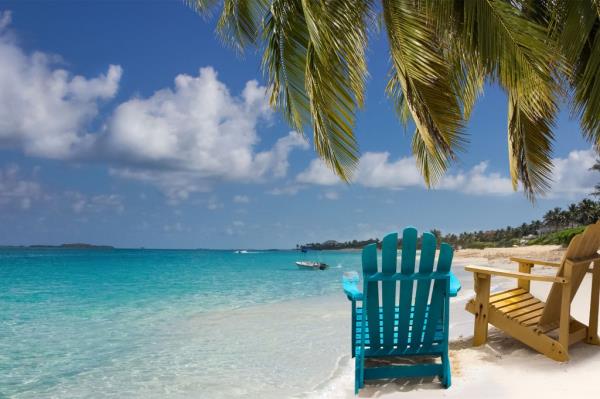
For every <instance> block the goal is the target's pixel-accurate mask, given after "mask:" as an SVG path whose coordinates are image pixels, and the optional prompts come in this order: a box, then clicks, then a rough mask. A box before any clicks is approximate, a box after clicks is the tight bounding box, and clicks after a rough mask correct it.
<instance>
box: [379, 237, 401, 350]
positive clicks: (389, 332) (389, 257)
mask: <svg viewBox="0 0 600 399" xmlns="http://www.w3.org/2000/svg"><path fill="white" fill-rule="evenodd" d="M381 248H382V249H381V272H382V273H386V274H394V273H396V259H397V257H398V233H392V234H388V235H387V236H385V237H384V238H383V241H382V243H381ZM381 302H382V308H383V341H382V346H386V345H393V344H394V314H395V309H396V281H383V282H382V283H381Z"/></svg>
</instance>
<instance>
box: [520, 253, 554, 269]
mask: <svg viewBox="0 0 600 399" xmlns="http://www.w3.org/2000/svg"><path fill="white" fill-rule="evenodd" d="M510 260H511V261H513V262H517V263H529V264H532V265H540V266H552V267H560V262H549V261H547V260H537V259H527V258H516V257H514V256H511V257H510Z"/></svg>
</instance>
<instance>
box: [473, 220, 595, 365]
mask: <svg viewBox="0 0 600 399" xmlns="http://www.w3.org/2000/svg"><path fill="white" fill-rule="evenodd" d="M599 248H600V221H598V222H597V223H596V224H592V225H589V226H588V227H586V229H585V230H584V232H583V233H581V234H577V235H576V236H575V237H573V239H572V240H571V243H570V244H569V247H568V248H567V251H566V252H565V255H564V256H563V259H562V261H561V262H560V263H554V262H545V261H537V260H530V259H520V258H511V260H512V261H515V262H518V264H519V271H518V272H510V271H505V270H500V269H494V268H490V267H479V266H467V267H465V270H467V271H470V272H473V274H474V278H475V292H476V297H475V298H474V299H472V300H471V301H469V303H467V306H466V309H467V310H468V311H469V312H471V313H473V314H474V315H475V333H474V338H473V344H474V345H475V346H478V345H483V344H485V342H486V340H487V331H488V323H491V324H492V325H494V326H496V327H497V328H499V329H501V330H503V331H504V332H506V333H507V334H509V335H511V336H512V337H514V338H516V339H518V340H519V341H521V342H523V343H524V344H526V345H529V346H530V347H532V348H533V349H535V350H537V351H538V352H540V353H543V354H544V355H546V356H548V357H549V358H551V359H554V360H558V361H567V360H568V359H569V353H568V351H569V345H571V344H573V343H575V342H578V341H581V340H584V339H585V341H586V342H587V343H588V344H593V345H600V338H599V337H598V293H599V289H600V255H599V254H598V249H599ZM590 264H592V268H590ZM534 265H542V266H555V267H558V272H557V273H556V276H545V275H539V274H537V275H536V274H531V268H532V267H533V266H534ZM586 272H591V273H592V290H591V300H590V318H589V325H587V326H586V325H585V324H583V323H581V322H579V321H577V320H575V319H574V318H573V317H571V312H570V310H571V301H572V300H573V297H574V296H575V294H576V293H577V289H578V288H579V286H580V285H581V282H582V281H583V278H584V276H585V273H586ZM492 276H503V277H513V278H516V279H517V280H518V283H517V288H514V289H511V290H508V291H504V292H500V293H496V294H493V295H490V280H491V277H492ZM531 281H544V282H551V283H552V288H551V289H550V293H549V294H548V298H547V299H546V303H544V302H542V301H540V300H539V299H537V298H535V297H534V296H533V295H531V293H530V292H529V287H530V282H531ZM557 332H558V337H557V334H556V333H557ZM557 338H558V339H557Z"/></svg>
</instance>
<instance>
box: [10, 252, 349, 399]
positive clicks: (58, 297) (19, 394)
mask: <svg viewBox="0 0 600 399" xmlns="http://www.w3.org/2000/svg"><path fill="white" fill-rule="evenodd" d="M296 260H319V261H322V262H326V263H328V264H329V265H330V266H331V268H330V269H328V270H326V271H318V272H316V271H304V270H298V269H297V268H296V266H295V265H294V263H293V262H294V261H296ZM359 267H360V255H359V254H358V253H345V252H318V253H317V252H315V253H308V254H301V253H298V252H294V251H274V252H254V253H252V252H251V253H247V254H236V253H233V252H232V251H201V250H198V251H184V250H181V251H174V250H120V249H119V250H107V251H104V250H58V249H56V250H55V249H52V250H21V249H18V250H17V249H15V250H2V251H0V397H14V398H45V397H60V398H68V397H231V396H239V397H247V396H249V395H252V392H255V393H259V392H262V391H261V389H263V388H264V390H265V392H266V390H268V388H269V387H271V386H278V385H282V384H283V385H285V380H286V378H288V377H286V374H289V370H274V371H273V374H272V375H265V371H264V368H265V367H266V365H265V364H263V363H268V362H269V356H270V354H269V353H268V349H266V350H264V351H258V350H257V351H256V355H255V356H254V358H255V361H254V363H253V360H252V359H246V360H242V361H240V357H243V356H244V355H245V354H246V353H251V352H252V350H251V349H252V348H249V347H248V346H249V345H260V342H262V341H264V339H263V338H261V340H262V341H261V340H258V339H257V340H255V341H251V340H250V341H248V342H245V340H246V339H245V338H244V331H237V330H236V328H238V329H240V328H242V327H240V326H244V327H243V329H246V330H251V329H253V328H260V327H259V326H261V323H262V324H264V323H271V324H270V325H272V326H275V327H277V326H278V325H280V326H281V330H280V331H279V332H277V331H274V332H273V334H272V335H270V337H272V339H273V340H275V341H276V340H277V339H278V337H281V336H282V334H281V332H286V331H287V330H286V328H285V327H286V324H285V323H286V321H285V319H287V320H292V319H293V320H294V322H295V323H296V324H295V325H294V328H296V329H300V330H301V329H303V328H304V327H306V328H308V327H309V326H310V325H311V323H312V324H314V320H312V319H311V318H314V315H310V314H306V315H300V314H295V310H294V308H293V307H285V306H283V307H282V306H280V305H278V306H279V307H274V308H261V309H262V310H260V311H257V312H256V315H254V316H252V313H240V312H241V311H243V309H245V308H248V309H252V308H253V307H255V306H257V305H264V304H275V303H287V302H289V303H294V302H293V301H294V300H297V299H301V298H309V297H322V296H327V295H329V294H340V279H341V275H342V273H343V272H345V271H350V270H358V269H359ZM269 306H270V305H269ZM273 306H275V305H273ZM265 309H267V310H268V309H274V310H273V312H271V313H272V314H271V313H269V311H267V310H265ZM236 312H237V313H236ZM277 312H279V314H277ZM248 314H250V316H248ZM264 314H270V316H265V317H271V319H270V320H267V319H265V320H264V323H263V322H262V321H261V317H263V315H264ZM240 315H243V316H244V318H240ZM278 317H281V323H278V320H277V318H278ZM302 317H305V318H306V319H305V320H304V319H302ZM236 320H239V322H237V321H236ZM244 323H245V324H244ZM303 323H304V324H303ZM257 331H259V330H257ZM332 334H333V333H332ZM253 335H254V336H258V335H259V334H258V333H257V334H253ZM296 335H297V334H296ZM290 337H292V338H291V339H293V337H294V335H289V336H287V338H286V339H290ZM232 341H233V342H232ZM250 342H254V343H250ZM281 347H285V345H281V346H277V347H273V348H274V349H273V350H280V348H281ZM261 356H263V357H264V359H262V360H260V359H261ZM256 359H259V360H256ZM240 362H241V363H242V365H239V364H238V363H240ZM245 362H248V365H244V363H245ZM234 364H235V365H234ZM290 367H292V365H290ZM249 370H250V371H249ZM252 370H255V373H257V374H256V375H261V377H264V379H265V381H264V382H262V383H263V384H264V385H261V383H258V382H257V383H255V382H253V381H254V380H255V379H256V378H255V377H256V376H254V377H252ZM300 372H301V370H300ZM236 373H237V374H236ZM278 373H280V374H281V376H280V377H279V374H278ZM267 374H268V373H267ZM246 375H249V376H248V381H246V382H244V380H243V377H244V376H246ZM224 378H227V379H228V380H225V381H222V379H224ZM278 378H281V381H279V380H278ZM290 378H291V377H290ZM236 379H237V385H236V387H235V388H236V389H233V390H232V389H229V390H227V389H223V386H224V385H227V384H228V382H229V383H230V382H231V381H232V380H233V381H235V380H236ZM288 379H289V378H288ZM297 379H298V380H302V375H298V376H297ZM211 384H212V385H211ZM289 384H291V385H293V384H294V382H293V381H292V382H289ZM251 385H256V386H251ZM299 387H300V385H298V386H296V385H294V386H293V387H292V386H290V387H288V388H286V389H292V388H293V389H300V388H299ZM284 388H285V387H284ZM253 390H254V391H253Z"/></svg>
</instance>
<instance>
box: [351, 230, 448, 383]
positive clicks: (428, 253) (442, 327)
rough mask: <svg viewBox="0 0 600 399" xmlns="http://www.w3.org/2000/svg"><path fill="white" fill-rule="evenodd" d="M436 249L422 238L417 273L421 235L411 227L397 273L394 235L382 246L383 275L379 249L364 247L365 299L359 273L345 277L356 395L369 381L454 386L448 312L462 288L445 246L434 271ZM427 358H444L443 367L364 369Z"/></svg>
mask: <svg viewBox="0 0 600 399" xmlns="http://www.w3.org/2000/svg"><path fill="white" fill-rule="evenodd" d="M436 245H437V242H436V239H435V236H434V235H433V234H431V233H424V234H423V238H422V249H421V258H420V262H419V269H418V271H416V270H415V259H416V252H417V230H416V229H415V228H413V227H408V228H406V229H404V232H403V235H402V260H401V262H400V270H398V269H397V268H396V263H397V262H396V260H397V253H398V251H397V247H398V234H397V233H392V234H388V235H387V236H385V237H384V239H383V241H382V254H381V259H382V265H381V270H378V268H377V244H370V245H367V246H366V247H364V249H363V251H362V269H363V292H362V293H361V292H360V291H359V290H358V287H357V286H358V282H359V277H358V275H357V274H356V273H354V275H345V276H344V278H343V286H344V292H345V293H346V296H347V297H348V299H349V300H350V301H352V356H353V357H355V383H354V391H355V393H358V390H359V389H360V388H362V387H363V386H364V381H365V380H370V379H387V378H401V377H421V376H438V377H439V378H440V380H441V382H442V384H443V386H444V387H446V388H448V387H449V386H450V382H451V380H450V361H449V359H448V320H449V306H450V297H453V296H456V294H457V293H458V291H459V290H460V282H459V281H458V279H457V278H456V277H455V276H454V275H453V274H452V273H451V272H450V266H451V264H452V255H453V250H452V247H451V246H450V245H448V244H446V243H443V244H441V247H440V252H439V256H438V262H437V269H436V270H435V271H433V264H434V261H435V252H436ZM380 287H381V288H380ZM380 289H381V300H380V295H379V290H380ZM430 292H431V296H430V295H429V294H430ZM365 313H366V315H365ZM365 316H366V317H365ZM424 355H428V356H434V357H438V356H439V357H440V358H441V363H416V364H410V365H395V366H385V367H368V368H365V360H366V359H369V358H382V357H402V358H408V357H412V356H424Z"/></svg>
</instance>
